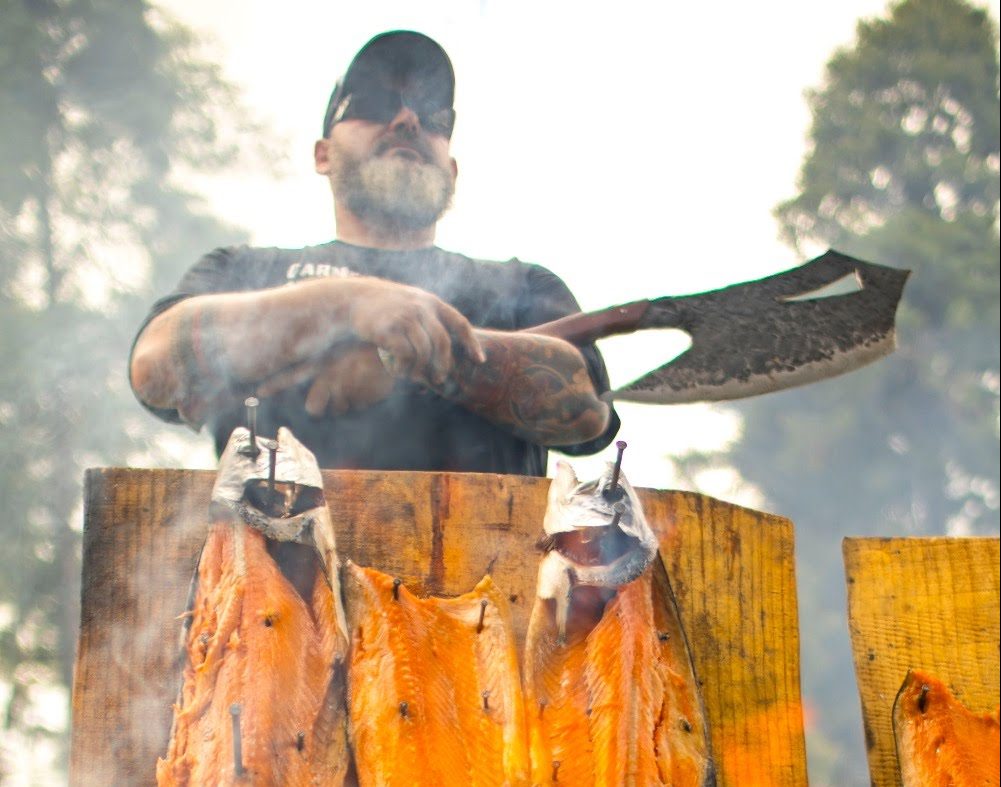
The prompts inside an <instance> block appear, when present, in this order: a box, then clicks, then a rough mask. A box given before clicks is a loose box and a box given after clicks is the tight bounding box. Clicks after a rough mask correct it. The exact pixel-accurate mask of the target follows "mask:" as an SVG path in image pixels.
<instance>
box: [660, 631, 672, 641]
mask: <svg viewBox="0 0 1001 787" xmlns="http://www.w3.org/2000/svg"><path fill="white" fill-rule="evenodd" d="M670 638H671V635H670V634H669V633H668V632H666V631H660V632H658V633H657V639H659V640H660V641H661V642H667V641H668V640H669V639H670Z"/></svg>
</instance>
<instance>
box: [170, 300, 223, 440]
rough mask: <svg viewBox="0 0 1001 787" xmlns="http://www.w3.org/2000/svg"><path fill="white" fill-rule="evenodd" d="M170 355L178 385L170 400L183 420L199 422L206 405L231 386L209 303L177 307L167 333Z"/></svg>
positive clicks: (216, 399) (193, 422) (192, 422)
mask: <svg viewBox="0 0 1001 787" xmlns="http://www.w3.org/2000/svg"><path fill="white" fill-rule="evenodd" d="M170 355H171V360H172V361H173V363H174V365H175V369H176V370H177V378H176V379H177V387H178V390H177V391H176V392H175V394H174V396H173V397H172V399H173V400H174V401H175V402H176V403H177V409H178V412H179V413H180V414H181V416H182V417H183V418H184V420H185V421H187V422H188V423H191V424H199V423H201V421H202V417H203V415H204V410H205V407H206V405H207V404H209V403H210V402H213V401H218V399H219V398H220V397H221V396H223V395H225V394H227V393H229V392H230V391H231V388H232V380H231V379H230V374H229V372H228V370H227V368H226V364H225V362H224V358H223V350H222V343H221V341H220V338H219V335H218V333H217V329H216V325H215V314H214V312H213V310H212V308H211V307H210V306H205V305H200V306H199V307H197V308H185V309H180V310H178V313H177V320H176V322H175V324H174V326H173V329H172V331H171V334H170Z"/></svg>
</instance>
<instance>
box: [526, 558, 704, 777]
mask: <svg viewBox="0 0 1001 787" xmlns="http://www.w3.org/2000/svg"><path fill="white" fill-rule="evenodd" d="M662 579H663V581H662V580H661V578H658V577H655V572H654V571H646V572H644V574H642V575H641V576H640V577H639V578H637V579H635V580H633V581H632V582H630V583H628V584H626V585H624V586H622V587H620V588H619V589H618V591H617V592H616V593H615V594H614V597H612V598H611V599H610V600H608V601H607V603H605V604H604V606H603V609H602V605H603V602H602V599H601V595H600V594H601V593H602V591H601V590H599V589H594V588H588V589H587V591H586V592H587V593H588V594H590V595H589V597H587V598H585V599H584V600H583V603H581V604H580V605H579V606H577V605H575V608H574V613H573V618H572V619H571V620H570V621H569V625H568V630H567V632H566V644H565V645H561V644H560V634H559V631H558V625H557V622H556V618H557V611H556V604H555V602H554V601H553V600H549V599H544V598H538V597H537V598H536V602H535V606H534V607H533V610H532V617H531V620H530V623H529V629H528V636H527V641H526V648H525V660H524V666H525V680H524V685H525V706H526V712H527V722H528V727H529V738H530V750H531V756H532V783H533V785H565V784H570V785H574V787H589V786H590V785H594V786H595V787H597V786H598V785H600V786H601V787H606V785H607V786H610V785H662V784H663V785H678V786H679V787H680V786H681V785H691V786H692V787H703V786H704V785H706V784H711V783H712V781H713V778H712V765H711V757H710V755H709V744H708V736H707V734H706V725H705V721H704V714H703V713H702V709H701V700H700V699H699V695H698V689H697V686H696V684H695V681H694V674H693V673H692V672H691V668H690V662H689V657H688V653H687V649H686V647H685V645H684V640H683V637H667V638H666V639H663V638H661V637H660V636H659V633H660V632H663V631H665V630H666V629H665V626H667V625H668V624H669V622H668V621H666V620H665V617H666V616H668V615H669V614H670V613H669V608H668V607H667V606H666V604H665V603H664V602H665V599H664V598H663V596H662V595H661V594H662V592H663V582H666V575H665V576H664V577H663V578H662ZM577 592H578V591H577V590H576V589H575V594H576V593H577ZM605 592H606V593H607V591H605ZM658 606H659V607H660V609H659V610H658ZM670 609H671V610H673V605H672V606H671V607H670ZM672 628H674V629H675V630H680V629H679V627H678V626H677V625H675V626H673V627H672ZM676 667H677V669H676ZM683 723H685V724H687V725H688V729H687V730H686V729H684V728H683V727H682V724H683ZM555 763H559V766H558V767H555ZM554 777H555V778H554Z"/></svg>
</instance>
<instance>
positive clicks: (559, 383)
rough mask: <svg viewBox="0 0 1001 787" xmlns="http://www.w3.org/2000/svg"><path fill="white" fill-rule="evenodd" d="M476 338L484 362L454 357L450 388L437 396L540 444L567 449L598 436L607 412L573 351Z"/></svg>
mask: <svg viewBox="0 0 1001 787" xmlns="http://www.w3.org/2000/svg"><path fill="white" fill-rule="evenodd" d="M476 333H477V338H478V339H479V340H480V344H481V346H482V347H483V349H484V351H485V353H486V356H487V360H486V362H485V363H482V364H475V363H473V362H471V361H469V360H467V359H465V358H458V359H457V360H456V369H455V372H454V374H453V376H452V380H451V383H452V385H451V386H446V387H444V388H442V389H440V390H439V392H440V393H442V394H443V395H445V396H447V397H448V398H450V399H452V400H454V401H458V402H461V403H462V404H463V405H465V406H466V407H468V408H469V409H470V410H472V411H473V412H475V413H478V414H479V415H482V416H484V417H485V418H487V419H489V420H491V421H493V422H494V423H497V424H500V425H501V426H504V427H506V428H507V429H510V430H511V431H512V432H514V433H515V434H517V435H519V436H521V437H524V438H526V439H528V440H531V441H532V442H536V443H540V444H542V445H551V446H556V445H569V444H572V443H577V442H582V441H584V440H590V439H592V438H594V437H596V436H597V435H599V434H601V432H602V431H603V430H604V428H605V426H606V425H607V423H608V416H609V408H608V405H607V404H605V403H604V402H602V401H601V400H600V399H598V397H597V396H596V394H595V391H594V385H593V384H592V382H591V378H590V376H589V375H588V373H587V367H586V365H585V364H584V360H583V358H582V356H581V355H580V353H579V352H578V351H577V350H576V349H575V348H574V347H573V346H571V345H569V344H567V343H566V342H563V341H561V340H559V339H552V338H550V337H546V336H535V335H533V334H510V333H507V334H502V333H493V332H490V331H477V332H476ZM449 388H450V390H449Z"/></svg>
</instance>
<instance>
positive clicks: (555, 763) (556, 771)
mask: <svg viewBox="0 0 1001 787" xmlns="http://www.w3.org/2000/svg"><path fill="white" fill-rule="evenodd" d="M559 770H560V761H559V760H553V781H554V782H558V781H559Z"/></svg>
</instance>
